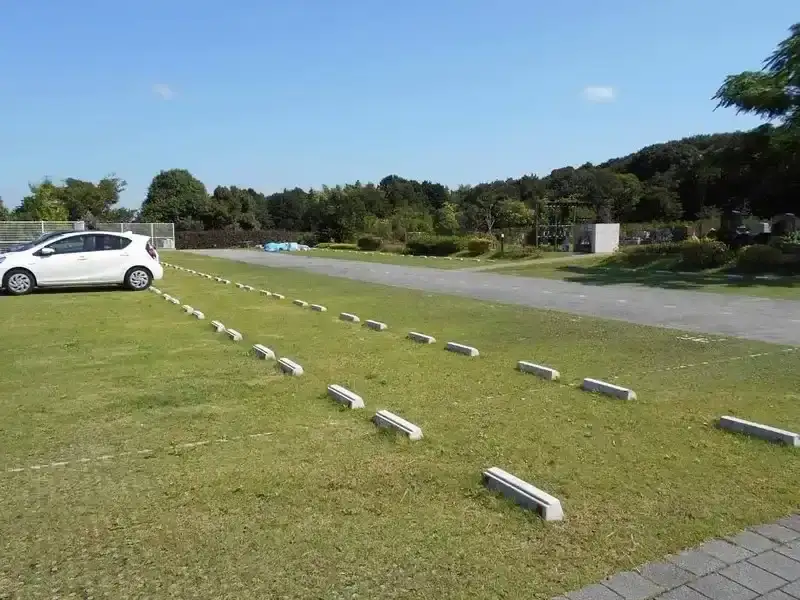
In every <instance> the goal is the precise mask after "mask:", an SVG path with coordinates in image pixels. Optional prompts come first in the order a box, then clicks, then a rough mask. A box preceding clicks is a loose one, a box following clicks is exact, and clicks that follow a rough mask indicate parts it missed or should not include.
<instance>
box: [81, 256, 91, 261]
mask: <svg viewBox="0 0 800 600" xmlns="http://www.w3.org/2000/svg"><path fill="white" fill-rule="evenodd" d="M78 260H89V257H87V256H79V257H78Z"/></svg>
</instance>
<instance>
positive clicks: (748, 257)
mask: <svg viewBox="0 0 800 600" xmlns="http://www.w3.org/2000/svg"><path fill="white" fill-rule="evenodd" d="M782 265H783V253H782V252H781V251H780V250H779V249H778V248H775V247H774V246H766V245H762V244H756V245H753V246H745V247H744V248H742V249H741V250H739V253H738V255H737V256H736V268H737V269H738V270H740V271H743V272H745V273H767V272H771V271H775V270H777V269H779V268H780V267H781V266H782Z"/></svg>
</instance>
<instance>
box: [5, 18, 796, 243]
mask: <svg viewBox="0 0 800 600" xmlns="http://www.w3.org/2000/svg"><path fill="white" fill-rule="evenodd" d="M714 100H716V102H717V103H718V106H719V107H723V108H730V109H735V110H737V111H739V112H745V113H752V114H756V115H759V116H761V117H763V118H764V119H765V121H767V123H768V124H766V125H764V126H762V127H758V128H756V129H754V130H752V131H744V132H733V133H719V134H713V135H698V136H693V137H688V138H684V139H681V140H675V141H669V142H666V143H659V144H654V145H651V146H647V147H645V148H642V149H641V150H638V151H636V152H634V153H632V154H629V155H628V156H623V157H620V158H613V159H611V160H608V161H606V162H604V163H602V164H598V165H593V164H590V163H587V164H584V165H582V166H579V167H563V168H560V169H556V170H554V171H552V172H551V173H550V174H549V175H547V176H544V177H538V176H536V175H524V176H522V177H519V178H510V179H506V180H498V181H492V182H486V183H480V184H477V185H462V186H459V187H458V188H456V189H450V188H448V187H446V186H444V185H442V184H439V183H436V182H431V181H415V180H413V179H406V178H404V177H401V176H399V175H388V176H386V177H384V178H383V179H382V180H380V181H379V182H378V183H362V182H359V181H356V182H354V183H349V184H344V185H334V186H330V187H328V186H323V187H322V188H321V189H310V190H303V189H300V188H295V189H286V190H283V191H282V192H278V193H275V194H270V195H265V194H263V193H261V192H258V191H256V190H254V189H252V188H246V187H238V186H235V185H232V186H227V187H226V186H218V187H217V188H215V189H214V190H213V191H211V192H210V193H209V192H208V190H207V189H206V187H205V185H204V184H203V183H202V182H201V181H200V180H198V179H197V178H196V177H195V176H193V175H192V174H191V173H189V172H188V171H187V170H185V169H169V170H164V171H161V172H160V173H158V174H157V175H156V176H155V177H154V178H153V181H152V183H151V184H150V187H149V189H148V192H147V196H146V198H145V199H144V202H143V203H142V206H141V209H140V210H139V211H130V210H127V209H123V208H118V207H117V204H118V202H119V197H120V193H121V192H122V191H123V190H124V188H125V182H124V181H123V180H122V179H120V178H117V177H115V176H109V177H106V178H104V179H102V180H101V181H99V182H97V183H94V182H87V181H80V180H77V179H67V180H65V181H64V182H63V183H60V184H57V183H54V182H52V181H49V180H45V181H42V182H41V183H38V184H34V185H31V186H30V194H29V195H28V196H26V197H25V198H24V199H23V200H22V202H21V204H20V206H19V207H17V208H15V209H14V210H13V211H9V210H8V209H6V208H5V207H3V205H2V202H0V220H2V219H16V220H40V219H41V220H79V219H84V220H85V219H89V220H92V219H95V220H100V221H106V222H110V221H132V220H138V221H142V222H174V223H175V224H176V227H177V228H178V229H179V230H189V231H200V230H267V229H271V230H275V229H280V230H284V231H293V232H298V231H304V232H315V233H316V234H317V237H318V238H319V239H323V238H324V239H326V240H337V241H342V240H348V239H351V238H353V237H354V236H355V235H357V234H358V233H360V232H367V233H372V234H375V235H379V236H382V237H385V238H391V237H395V238H402V236H403V235H405V234H406V233H407V232H428V233H440V234H460V233H467V232H486V233H492V232H494V231H496V230H502V229H507V228H523V227H528V226H530V225H532V224H533V223H534V222H537V223H542V222H544V223H568V222H573V221H587V220H591V221H599V222H617V221H619V222H622V223H634V222H662V223H670V222H676V221H694V220H697V219H701V218H705V217H708V216H710V215H712V214H726V213H727V214H730V213H731V212H732V211H740V212H741V213H742V214H745V215H753V216H757V217H762V218H769V217H771V216H773V215H775V214H778V213H783V212H798V208H800V203H798V198H799V197H800V24H796V25H793V26H792V27H791V28H790V32H789V36H788V37H787V38H786V39H785V40H783V41H782V42H781V43H780V44H779V45H778V46H777V48H776V49H775V51H774V52H773V53H772V54H771V55H770V56H769V57H768V58H767V60H766V61H765V63H764V68H763V69H762V70H761V71H758V72H744V73H740V74H737V75H731V76H729V77H727V78H726V79H725V81H724V82H723V83H722V85H721V87H720V88H719V90H718V91H717V93H716V95H715V96H714ZM711 108H712V107H711V106H710V107H709V110H711Z"/></svg>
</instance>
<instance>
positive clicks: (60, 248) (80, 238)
mask: <svg viewBox="0 0 800 600" xmlns="http://www.w3.org/2000/svg"><path fill="white" fill-rule="evenodd" d="M87 237H88V236H85V235H73V236H71V237H68V238H64V239H63V240H58V241H57V242H53V243H52V244H48V245H47V246H45V247H46V248H51V249H52V250H53V251H55V253H56V254H73V253H76V252H85V250H84V244H85V243H86V238H87Z"/></svg>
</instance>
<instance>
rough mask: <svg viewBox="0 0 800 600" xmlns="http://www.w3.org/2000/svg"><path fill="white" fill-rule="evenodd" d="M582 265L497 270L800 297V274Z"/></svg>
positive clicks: (603, 262)
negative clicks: (775, 276) (735, 274)
mask: <svg viewBox="0 0 800 600" xmlns="http://www.w3.org/2000/svg"><path fill="white" fill-rule="evenodd" d="M574 262H575V265H577V266H578V267H579V268H570V262H569V261H566V262H561V261H559V262H558V263H554V262H551V263H546V262H543V263H541V264H525V265H509V266H508V267H505V266H501V267H500V268H498V269H496V270H494V272H496V273H498V274H504V275H523V276H526V277H543V278H545V279H561V280H564V281H575V282H578V283H586V284H589V285H618V284H628V285H641V286H646V287H659V288H664V289H678V290H696V291H703V292H714V293H720V294H741V295H748V296H761V297H766V298H778V299H784V300H800V277H794V278H782V279H779V280H773V281H770V280H762V279H755V278H752V277H747V278H745V279H733V280H728V279H725V274H724V273H722V272H721V271H720V270H712V271H706V272H699V273H697V274H692V275H689V274H685V273H678V272H659V271H663V270H664V267H663V266H662V265H659V264H654V265H653V266H651V267H648V268H639V269H636V270H629V269H624V268H620V267H608V263H607V259H606V258H605V257H602V258H583V259H582V260H581V261H580V262H578V261H577V260H576V261H574Z"/></svg>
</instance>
